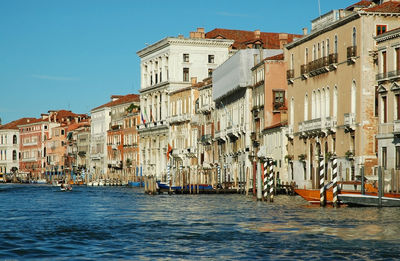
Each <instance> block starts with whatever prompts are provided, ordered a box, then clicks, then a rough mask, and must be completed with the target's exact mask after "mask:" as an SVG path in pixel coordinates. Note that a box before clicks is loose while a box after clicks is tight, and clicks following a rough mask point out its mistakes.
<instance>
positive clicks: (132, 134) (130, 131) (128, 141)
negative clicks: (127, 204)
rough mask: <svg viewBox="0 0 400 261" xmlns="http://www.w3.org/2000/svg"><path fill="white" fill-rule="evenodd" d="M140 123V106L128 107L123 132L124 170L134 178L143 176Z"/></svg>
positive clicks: (128, 175) (130, 178)
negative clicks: (140, 157) (140, 154)
mask: <svg viewBox="0 0 400 261" xmlns="http://www.w3.org/2000/svg"><path fill="white" fill-rule="evenodd" d="M139 125H140V106H139V105H132V106H130V107H128V109H127V114H126V115H125V116H124V127H123V129H122V134H123V137H124V139H123V141H124V146H123V155H124V164H123V172H124V173H125V175H126V176H127V177H128V178H129V180H133V177H136V176H141V168H140V159H139V144H140V138H139V133H138V126H139Z"/></svg>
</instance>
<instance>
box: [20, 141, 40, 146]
mask: <svg viewBox="0 0 400 261" xmlns="http://www.w3.org/2000/svg"><path fill="white" fill-rule="evenodd" d="M23 145H24V146H36V145H38V142H37V141H30V142H25V143H23Z"/></svg>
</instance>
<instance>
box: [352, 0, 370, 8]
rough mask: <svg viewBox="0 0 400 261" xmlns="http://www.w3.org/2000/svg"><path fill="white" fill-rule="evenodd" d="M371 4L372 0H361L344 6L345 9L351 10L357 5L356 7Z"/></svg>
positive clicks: (365, 6)
mask: <svg viewBox="0 0 400 261" xmlns="http://www.w3.org/2000/svg"><path fill="white" fill-rule="evenodd" d="M371 4H372V1H367V0H362V1H360V2H357V3H355V4H352V5H351V6H348V7H346V10H352V9H354V8H356V7H358V8H367V7H369V6H370V5H371Z"/></svg>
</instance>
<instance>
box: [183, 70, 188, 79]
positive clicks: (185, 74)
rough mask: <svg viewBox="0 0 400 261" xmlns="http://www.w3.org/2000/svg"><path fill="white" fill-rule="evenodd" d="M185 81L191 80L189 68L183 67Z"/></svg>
mask: <svg viewBox="0 0 400 261" xmlns="http://www.w3.org/2000/svg"><path fill="white" fill-rule="evenodd" d="M183 81H184V82H188V81H189V68H183Z"/></svg>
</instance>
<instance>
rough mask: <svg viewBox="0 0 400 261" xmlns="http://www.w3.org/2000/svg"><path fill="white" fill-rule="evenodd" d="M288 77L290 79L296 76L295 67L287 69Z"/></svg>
mask: <svg viewBox="0 0 400 261" xmlns="http://www.w3.org/2000/svg"><path fill="white" fill-rule="evenodd" d="M286 78H287V79H288V80H289V79H292V78H294V70H293V69H291V70H287V71H286Z"/></svg>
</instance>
